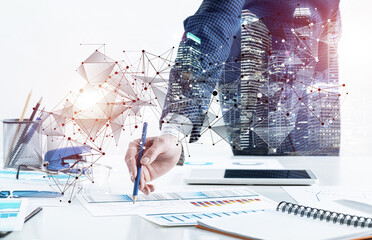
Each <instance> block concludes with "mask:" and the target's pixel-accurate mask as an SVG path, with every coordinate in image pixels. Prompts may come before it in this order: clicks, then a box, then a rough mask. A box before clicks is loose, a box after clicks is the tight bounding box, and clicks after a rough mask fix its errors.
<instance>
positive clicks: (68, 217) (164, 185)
mask: <svg viewBox="0 0 372 240" xmlns="http://www.w3.org/2000/svg"><path fill="white" fill-rule="evenodd" d="M217 155H218V154H216V156H217ZM218 156H219V157H218V158H220V159H224V160H226V161H231V160H232V159H236V158H233V157H231V155H223V154H222V155H218ZM195 157H197V156H195ZM198 157H199V158H202V156H198ZM238 158H245V159H252V160H254V159H257V158H258V157H238ZM270 158H271V159H273V158H274V157H270ZM122 159H123V156H114V157H109V156H107V158H106V161H108V162H109V164H110V165H112V166H113V170H112V172H111V175H110V177H109V178H108V179H105V180H102V181H99V182H97V183H95V184H90V183H89V184H85V185H84V188H83V192H85V193H95V192H97V193H98V192H100V193H101V192H107V193H110V192H112V193H114V192H115V193H118V192H121V193H124V192H125V193H130V192H131V190H132V184H131V182H130V180H129V175H128V173H127V169H126V167H125V163H124V161H123V160H122ZM260 159H262V158H260ZM274 159H277V160H279V161H280V163H281V164H282V165H283V166H284V167H285V168H294V169H295V168H302V169H303V168H307V169H311V170H312V171H313V172H314V173H315V175H316V176H317V177H318V178H319V183H318V185H341V186H361V185H364V186H368V185H371V183H370V176H371V175H372V167H371V165H372V162H371V161H372V159H370V158H368V157H358V156H348V157H346V156H345V157H275V158H274ZM184 173H185V167H176V168H175V169H174V170H173V171H171V172H170V173H168V174H167V175H165V176H164V177H162V178H160V179H157V180H156V181H154V184H155V185H156V186H157V189H158V190H167V189H168V188H169V187H171V188H172V189H174V188H177V189H198V188H200V186H197V185H194V186H188V185H186V184H184V183H183V176H184ZM210 187H221V186H210ZM251 189H253V190H255V191H257V192H259V193H261V194H263V195H265V196H266V197H269V198H271V199H273V200H275V201H282V200H289V201H290V200H292V198H291V197H290V196H289V195H288V194H287V193H286V192H284V190H283V189H282V188H281V187H279V186H276V187H275V186H251ZM119 238H120V239H130V240H136V239H183V240H188V239H190V240H191V239H193V240H194V239H200V240H209V239H211V240H212V239H213V240H215V239H221V240H222V239H231V238H230V237H225V236H222V235H219V234H215V233H211V232H207V231H204V230H200V229H197V228H195V227H160V226H157V225H155V224H153V223H151V222H148V221H146V220H143V219H141V218H140V217H137V216H117V217H93V216H91V215H90V213H89V212H88V211H87V210H86V209H85V208H84V207H83V206H82V205H81V203H80V202H79V201H78V200H77V199H75V200H74V201H73V202H72V203H71V204H70V205H69V206H67V207H58V208H57V207H48V208H47V207H46V208H44V210H43V211H42V212H41V213H40V214H38V215H37V216H35V217H34V218H32V219H31V220H30V221H29V222H27V223H26V224H25V226H24V229H23V231H22V232H14V233H12V234H10V235H8V237H6V238H5V239H25V240H26V239H27V240H29V239H48V240H49V239H53V240H59V239H61V240H62V239H63V240H65V239H89V240H94V239H119Z"/></svg>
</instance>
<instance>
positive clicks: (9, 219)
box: [0, 199, 27, 231]
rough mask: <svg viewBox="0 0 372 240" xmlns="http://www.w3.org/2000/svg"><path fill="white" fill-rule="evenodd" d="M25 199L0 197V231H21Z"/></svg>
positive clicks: (25, 208) (24, 215)
mask: <svg viewBox="0 0 372 240" xmlns="http://www.w3.org/2000/svg"><path fill="white" fill-rule="evenodd" d="M26 210H27V199H0V231H21V230H22V228H23V223H24V221H25V217H26Z"/></svg>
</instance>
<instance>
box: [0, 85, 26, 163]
mask: <svg viewBox="0 0 372 240" xmlns="http://www.w3.org/2000/svg"><path fill="white" fill-rule="evenodd" d="M31 93H32V90H31V91H30V93H29V94H28V96H27V100H26V104H25V106H24V107H23V111H22V114H21V117H20V118H19V121H20V122H22V121H23V118H24V117H25V113H26V109H27V106H28V102H29V101H30V98H31ZM20 128H21V125H20V124H18V127H17V130H16V132H15V134H14V137H13V141H12V144H11V145H10V148H9V151H8V156H7V157H6V161H5V164H4V166H8V164H9V161H10V154H11V153H12V152H13V147H14V144H15V142H16V140H17V136H18V133H19V130H20Z"/></svg>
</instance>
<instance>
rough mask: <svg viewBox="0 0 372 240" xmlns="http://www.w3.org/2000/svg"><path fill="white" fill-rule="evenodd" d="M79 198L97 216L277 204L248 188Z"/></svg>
mask: <svg viewBox="0 0 372 240" xmlns="http://www.w3.org/2000/svg"><path fill="white" fill-rule="evenodd" d="M78 199H79V200H80V201H81V202H82V204H83V205H84V206H85V208H86V209H87V210H88V211H89V212H90V213H91V214H92V215H93V216H115V215H146V214H168V213H189V212H223V211H235V210H257V209H267V208H270V207H273V206H274V205H275V204H274V202H273V201H271V200H269V199H267V198H265V197H264V196H262V195H259V194H258V193H256V192H254V191H252V190H250V189H248V188H230V189H218V190H208V191H197V192H191V191H190V192H177V193H157V194H150V195H149V196H146V195H139V196H138V198H137V200H138V201H137V202H136V204H132V200H131V197H130V196H129V195H81V196H78Z"/></svg>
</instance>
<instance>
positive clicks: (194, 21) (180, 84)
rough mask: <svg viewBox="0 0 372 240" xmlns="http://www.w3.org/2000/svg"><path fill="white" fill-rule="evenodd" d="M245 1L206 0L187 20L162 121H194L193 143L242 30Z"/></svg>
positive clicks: (172, 73)
mask: <svg viewBox="0 0 372 240" xmlns="http://www.w3.org/2000/svg"><path fill="white" fill-rule="evenodd" d="M244 2H245V1H244V0H224V1H220V0H204V1H203V3H202V4H201V6H200V8H199V9H198V11H197V12H196V13H195V14H194V15H193V16H190V17H188V18H187V19H186V20H185V21H184V28H185V34H184V36H183V39H182V41H181V43H180V45H179V48H178V52H177V58H176V60H175V65H174V67H173V68H172V69H171V72H170V76H169V85H168V93H167V97H166V101H165V105H164V109H163V113H162V117H161V119H163V118H164V117H166V116H167V115H168V114H169V113H177V114H181V115H184V116H185V117H186V118H188V119H189V120H190V121H191V122H192V125H193V126H192V131H191V138H190V142H195V141H197V140H198V138H199V136H200V135H199V134H200V130H201V128H202V125H203V122H204V118H205V115H206V113H207V111H208V106H209V103H210V98H211V94H212V92H213V90H214V88H215V86H216V84H217V82H218V81H219V79H220V76H221V73H222V69H223V64H224V62H225V61H226V59H227V58H228V56H229V52H230V48H231V45H232V43H233V41H234V35H235V34H236V33H237V32H238V30H239V29H240V14H241V10H242V7H243V4H244Z"/></svg>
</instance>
